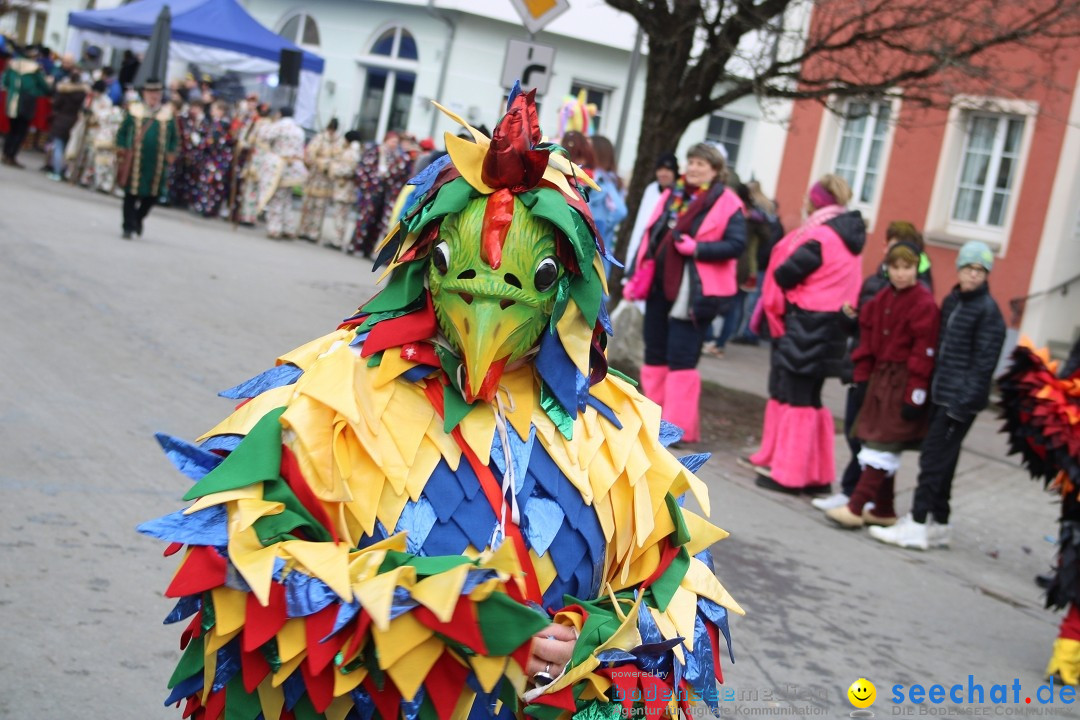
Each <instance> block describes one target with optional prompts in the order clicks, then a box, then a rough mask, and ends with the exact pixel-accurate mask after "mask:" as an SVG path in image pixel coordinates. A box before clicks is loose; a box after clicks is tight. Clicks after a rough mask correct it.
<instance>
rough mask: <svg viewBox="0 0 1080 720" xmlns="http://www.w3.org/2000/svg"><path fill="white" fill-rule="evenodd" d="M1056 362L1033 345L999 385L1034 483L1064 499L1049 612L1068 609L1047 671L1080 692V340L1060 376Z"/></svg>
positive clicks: (1022, 350) (1022, 347)
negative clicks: (1078, 688)
mask: <svg viewBox="0 0 1080 720" xmlns="http://www.w3.org/2000/svg"><path fill="white" fill-rule="evenodd" d="M1057 368H1058V363H1057V362H1056V361H1051V360H1050V356H1049V353H1048V352H1047V351H1046V350H1038V351H1037V350H1035V349H1034V348H1033V347H1032V346H1031V343H1030V341H1029V340H1027V339H1026V338H1024V339H1022V340H1021V341H1020V344H1019V345H1018V346H1017V348H1016V350H1014V351H1013V354H1012V364H1011V366H1010V367H1009V369H1008V370H1007V371H1006V372H1005V374H1004V375H1002V376H1001V377H999V378H998V389H999V391H1000V392H1001V408H1002V416H1003V417H1004V419H1005V425H1004V427H1003V428H1002V431H1003V432H1006V433H1008V435H1009V448H1010V454H1013V453H1019V454H1020V457H1021V459H1022V460H1023V462H1024V465H1025V466H1026V467H1027V469H1028V472H1030V473H1031V476H1032V477H1033V478H1041V479H1042V480H1043V483H1044V484H1045V485H1046V487H1047V488H1049V489H1051V490H1053V491H1055V492H1057V493H1059V494H1060V495H1061V520H1060V523H1061V532H1060V533H1059V535H1058V548H1059V549H1058V562H1057V567H1056V569H1055V573H1054V575H1053V578H1052V579H1051V581H1050V585H1049V587H1048V588H1047V591H1046V607H1053V608H1056V609H1058V610H1061V609H1066V608H1067V609H1066V612H1065V617H1064V618H1063V619H1062V621H1061V627H1060V630H1059V632H1058V637H1057V639H1056V640H1055V641H1054V650H1053V653H1052V654H1051V657H1050V662H1049V664H1048V665H1047V667H1046V674H1047V675H1048V676H1049V677H1050V679H1052V680H1054V681H1055V682H1058V683H1063V684H1066V685H1080V340H1078V341H1077V342H1076V344H1075V345H1073V349H1072V352H1071V354H1070V359H1069V361H1066V363H1065V366H1064V367H1063V368H1061V372H1060V375H1058V374H1055V372H1056V371H1057Z"/></svg>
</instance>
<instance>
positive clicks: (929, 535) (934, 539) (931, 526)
mask: <svg viewBox="0 0 1080 720" xmlns="http://www.w3.org/2000/svg"><path fill="white" fill-rule="evenodd" d="M926 529H927V530H926V541H927V543H929V545H930V547H932V548H947V547H949V542H950V541H951V540H952V525H951V524H949V523H946V524H944V525H942V524H940V523H938V522H935V520H934V518H932V517H928V518H926Z"/></svg>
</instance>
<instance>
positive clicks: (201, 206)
mask: <svg viewBox="0 0 1080 720" xmlns="http://www.w3.org/2000/svg"><path fill="white" fill-rule="evenodd" d="M199 135H201V141H200V143H199V147H198V150H197V152H196V153H195V156H194V159H195V168H194V170H195V173H194V177H195V184H194V187H193V188H192V195H191V209H192V210H194V211H195V212H197V213H200V214H201V215H202V216H203V217H218V216H219V215H220V214H221V207H222V205H224V204H225V203H226V202H227V201H228V199H229V184H228V183H229V173H230V172H232V162H233V139H232V136H231V135H230V134H229V119H228V118H227V117H226V105H225V101H224V100H215V101H214V102H212V103H211V104H210V115H209V117H207V118H206V119H205V120H204V121H203V123H202V127H201V129H200V132H199Z"/></svg>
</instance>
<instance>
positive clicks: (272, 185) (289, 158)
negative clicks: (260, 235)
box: [257, 107, 307, 240]
mask: <svg viewBox="0 0 1080 720" xmlns="http://www.w3.org/2000/svg"><path fill="white" fill-rule="evenodd" d="M279 113H280V115H281V117H279V118H278V119H277V121H276V122H274V124H273V125H271V126H270V128H269V129H268V130H267V131H266V142H267V150H266V154H265V155H264V156H263V159H262V166H263V176H262V177H261V178H260V180H259V207H258V208H257V212H262V210H263V209H264V208H265V210H266V235H267V237H269V238H270V239H272V240H276V239H278V238H281V237H286V238H291V237H295V235H296V213H294V212H293V199H292V195H293V188H294V187H296V186H297V185H302V184H303V183H304V181H305V180H306V179H307V169H306V168H305V167H304V130H303V128H301V127H300V126H299V125H297V124H296V120H294V119H293V109H292V108H291V107H286V108H281V110H280V111H279Z"/></svg>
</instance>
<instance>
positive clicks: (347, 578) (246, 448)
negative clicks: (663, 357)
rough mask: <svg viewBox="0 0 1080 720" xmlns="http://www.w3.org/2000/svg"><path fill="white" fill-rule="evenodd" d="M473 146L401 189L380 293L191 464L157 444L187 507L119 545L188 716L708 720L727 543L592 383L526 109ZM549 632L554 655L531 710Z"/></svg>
mask: <svg viewBox="0 0 1080 720" xmlns="http://www.w3.org/2000/svg"><path fill="white" fill-rule="evenodd" d="M448 114H449V113H448ZM452 117H453V118H454V119H455V120H457V121H458V122H460V123H461V124H463V125H465V124H466V123H465V122H464V121H463V120H461V119H460V118H458V117H457V116H452ZM470 132H471V133H472V135H473V138H474V140H475V142H468V141H465V140H459V139H458V138H455V137H453V136H450V135H448V136H447V138H446V141H447V149H448V150H449V155H448V156H447V157H446V158H445V159H442V160H440V161H438V162H436V163H434V164H432V165H431V166H430V167H429V168H428V169H427V170H426V171H425V172H424V173H422V174H421V175H419V176H417V177H416V178H414V179H413V180H412V182H413V183H414V184H415V185H416V192H415V198H416V201H415V202H414V203H413V204H412V206H411V207H410V208H409V209H407V211H406V213H405V215H404V216H403V217H402V219H401V220H400V222H399V223H397V224H395V226H394V227H392V228H391V231H390V233H389V234H388V236H387V237H386V239H385V240H384V241H383V243H382V244H381V245H380V254H379V257H378V259H377V261H378V263H379V264H385V265H386V266H387V276H388V283H387V285H386V287H385V289H383V290H382V291H381V292H380V293H378V294H377V295H376V296H375V297H374V298H372V299H371V300H370V301H368V302H367V303H365V304H364V305H363V306H361V308H360V309H359V311H358V312H357V313H356V314H355V315H354V316H352V317H350V318H348V319H347V320H345V322H344V323H342V324H341V326H340V327H339V328H338V329H337V330H335V331H334V332H331V333H329V334H327V335H325V336H323V337H321V338H318V339H316V340H313V341H312V342H310V343H308V344H306V345H303V346H301V347H300V348H297V349H296V350H293V351H292V352H290V353H287V354H285V355H283V356H282V357H281V358H279V360H278V363H277V365H276V366H275V367H274V368H272V369H270V370H267V371H266V372H264V373H262V374H260V375H258V376H256V377H255V378H252V379H251V380H249V381H247V382H245V383H242V384H240V385H238V386H236V387H234V388H232V389H230V390H228V391H226V392H225V393H223V394H224V395H225V396H226V397H230V398H234V399H238V400H240V401H241V404H240V405H239V406H238V408H237V410H236V412H234V413H233V414H232V415H231V416H230V417H229V418H227V419H226V420H225V421H224V422H222V423H221V424H220V425H218V426H217V427H215V428H214V429H213V430H211V431H210V432H208V433H207V434H206V435H204V436H203V437H202V438H200V440H199V443H200V444H199V445H192V444H188V443H185V442H183V441H181V440H178V439H175V438H171V437H166V436H161V437H160V440H161V442H162V445H163V446H164V447H165V450H166V452H167V454H168V455H169V457H170V458H171V459H172V460H173V461H174V463H175V464H176V465H177V467H178V468H179V469H180V470H181V471H182V472H184V473H185V474H186V475H188V476H189V477H190V478H191V479H193V480H194V481H195V485H194V487H192V488H191V490H190V491H189V492H188V493H187V495H186V496H185V499H188V500H194V501H195V502H194V504H193V505H192V506H190V507H189V508H187V509H186V510H184V511H180V512H176V513H173V514H172V515H167V516H165V517H164V518H160V519H158V520H155V521H153V522H149V523H146V524H145V525H143V526H141V528H140V529H141V531H142V532H144V533H146V534H149V535H152V536H155V537H158V538H160V539H162V540H165V541H168V542H170V543H171V545H170V548H169V551H170V552H171V553H181V556H182V560H181V564H180V568H179V569H178V571H177V573H176V575H175V577H174V578H173V580H172V583H171V585H170V586H169V588H168V590H167V592H166V594H167V595H168V596H170V597H176V598H178V599H179V601H178V604H177V606H176V608H175V610H173V612H172V613H171V614H170V615H169V617H168V618H167V621H168V622H179V621H183V622H185V623H186V624H187V629H186V630H185V631H184V633H183V637H182V644H183V646H184V648H185V650H184V654H183V657H182V658H181V660H180V663H179V665H178V667H177V669H176V672H175V673H174V674H173V676H172V678H171V680H170V682H169V686H170V687H171V688H172V692H171V694H170V695H169V697H168V700H167V701H166V702H167V704H168V703H182V704H183V705H184V708H185V713H186V714H187V715H190V716H192V717H196V718H205V719H208V720H209V719H212V718H218V717H222V716H226V717H237V718H240V717H243V718H256V717H260V716H261V717H263V718H267V719H270V718H275V719H276V718H322V717H325V718H335V719H340V718H363V719H365V720H366V719H368V718H379V719H380V720H390V719H392V718H394V719H396V718H407V719H408V720H413V719H415V718H425V719H426V718H431V719H432V720H435V719H436V718H438V720H447V719H449V718H465V717H476V718H486V717H502V718H510V717H524V715H526V714H528V715H531V716H533V717H536V718H540V719H542V720H555V718H569V717H570V716H571V715H574V714H576V715H577V716H581V717H595V718H598V719H599V718H612V719H613V718H615V717H618V716H619V715H620V713H622V712H623V711H624V710H626V711H629V710H635V709H636V710H638V711H644V710H646V709H651V710H652V712H653V713H654V714H658V713H663V714H665V715H667V716H674V714H675V713H676V712H677V710H678V709H679V708H680V707H681V708H682V709H683V710H684V711H687V712H689V711H690V707H689V705H691V704H692V703H694V702H698V701H699V700H700V701H703V702H706V703H708V704H709V705H711V706H712V707H713V708H714V709H717V711H718V705H717V693H716V687H715V683H716V681H718V680H720V679H721V677H722V676H721V670H720V660H719V657H720V654H721V652H722V648H721V642H726V641H727V640H728V637H729V633H728V612H729V611H734V612H740V613H741V610H740V609H739V606H738V605H737V604H736V603H735V602H734V600H733V599H732V598H731V597H730V596H729V595H728V593H727V592H726V591H725V590H724V588H723V587H722V586H721V584H720V583H719V581H718V580H717V578H716V576H715V575H714V573H713V571H712V570H711V568H710V563H711V560H710V558H709V555H708V548H709V547H710V546H711V545H712V544H713V543H714V542H716V541H717V540H720V539H722V538H723V537H725V535H726V533H724V531H722V530H720V529H719V528H717V527H715V526H713V525H711V524H710V523H709V522H708V521H707V520H705V519H704V518H703V517H701V516H699V515H697V514H695V513H694V512H691V511H689V510H686V509H684V508H683V507H682V498H683V496H684V495H685V494H686V493H692V494H693V495H694V496H695V497H696V498H697V500H698V501H699V503H700V504H701V506H702V507H703V508H704V509H705V511H706V512H708V507H709V502H708V495H707V492H706V491H705V488H704V485H703V483H702V482H701V481H700V480H699V479H698V478H696V477H695V476H694V474H693V471H694V470H695V469H697V468H698V467H700V465H701V464H702V463H703V462H704V461H705V459H706V457H707V456H704V455H693V456H689V457H686V458H683V459H682V461H681V462H680V461H679V460H677V459H676V458H675V457H674V456H672V455H671V454H670V453H669V452H668V451H666V450H665V443H670V442H673V441H675V440H676V439H677V438H678V437H679V435H680V433H679V431H678V430H677V429H675V428H673V427H672V426H669V425H665V424H663V423H662V422H661V420H660V408H659V407H657V406H656V405H655V404H653V403H652V402H650V401H648V400H646V399H645V398H644V397H643V396H642V395H641V394H640V393H638V392H637V391H636V390H635V389H634V387H633V386H632V385H631V384H630V383H629V382H628V381H626V380H625V379H624V378H622V377H621V376H619V375H618V374H617V373H614V372H612V371H609V370H608V369H607V365H606V360H605V357H604V343H605V338H606V332H607V327H608V325H609V323H608V319H607V315H606V312H605V310H604V303H605V299H606V297H605V281H604V274H603V267H602V258H603V257H606V256H607V254H608V251H607V249H606V248H605V247H604V246H603V245H602V244H601V243H600V242H599V241H598V239H597V236H596V233H595V229H594V227H593V225H592V221H591V218H590V216H589V213H588V209H587V205H586V194H585V192H584V190H585V189H584V187H583V186H582V185H580V184H579V183H582V182H584V183H585V184H586V185H588V182H587V181H584V180H583V178H582V176H581V173H580V168H577V167H575V166H573V165H572V164H571V163H570V162H569V160H568V159H567V157H566V156H565V154H564V151H563V150H562V149H561V148H560V147H558V146H557V145H552V144H549V143H544V142H542V141H541V134H540V129H539V127H538V124H537V118H536V108H535V104H534V100H533V94H532V93H530V94H528V95H524V94H520V91H519V90H517V89H515V92H514V93H512V94H511V98H510V102H509V105H508V111H507V114H506V115H505V116H504V117H503V119H502V121H501V122H500V124H499V125H498V127H497V128H496V130H495V132H494V135H493V137H492V138H491V139H489V138H487V137H486V136H484V135H483V134H481V133H479V132H478V131H476V130H473V129H471V128H470ZM553 622H554V623H558V624H561V625H564V626H567V627H568V628H572V629H573V630H574V635H575V637H576V641H574V646H573V657H572V659H571V660H570V662H569V663H568V664H567V665H566V667H565V668H562V669H560V668H548V670H550V675H551V676H553V680H552V681H551V682H550V683H548V684H546V685H540V684H538V682H536V681H537V680H538V679H539V674H534V675H533V676H530V675H527V674H526V672H525V670H524V668H525V666H526V664H527V662H528V659H529V657H530V652H531V650H530V648H531V645H532V641H533V636H534V634H535V633H537V632H538V631H540V630H542V629H544V628H545V627H547V626H548V625H549V624H550V623H553ZM721 635H723V638H724V640H723V641H722V640H721ZM729 652H730V650H729ZM641 698H644V699H641ZM643 705H645V706H648V707H647V708H645V707H642V706H643Z"/></svg>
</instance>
